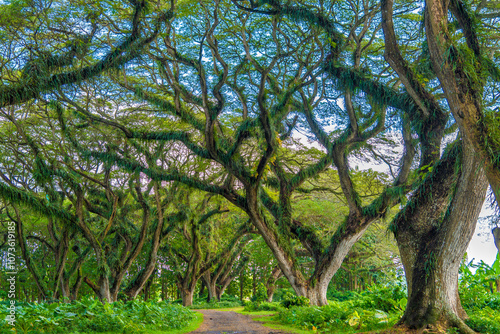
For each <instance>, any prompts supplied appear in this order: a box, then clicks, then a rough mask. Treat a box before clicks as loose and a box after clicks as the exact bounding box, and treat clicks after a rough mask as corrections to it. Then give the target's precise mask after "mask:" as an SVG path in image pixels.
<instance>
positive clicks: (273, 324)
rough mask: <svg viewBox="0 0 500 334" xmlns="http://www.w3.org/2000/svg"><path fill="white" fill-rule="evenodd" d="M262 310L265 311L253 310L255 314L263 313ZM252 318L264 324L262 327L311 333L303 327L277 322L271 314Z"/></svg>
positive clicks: (298, 333)
mask: <svg viewBox="0 0 500 334" xmlns="http://www.w3.org/2000/svg"><path fill="white" fill-rule="evenodd" d="M264 312H266V311H260V312H255V313H256V314H257V313H264ZM274 313H276V312H274ZM245 314H250V313H249V312H246V313H245ZM252 320H254V321H258V322H261V323H262V326H264V327H268V328H271V329H276V330H281V331H285V332H289V333H297V334H308V333H311V331H310V330H303V329H300V328H297V327H293V326H289V325H284V324H281V323H279V322H277V321H276V320H274V317H273V316H268V317H266V316H257V317H252Z"/></svg>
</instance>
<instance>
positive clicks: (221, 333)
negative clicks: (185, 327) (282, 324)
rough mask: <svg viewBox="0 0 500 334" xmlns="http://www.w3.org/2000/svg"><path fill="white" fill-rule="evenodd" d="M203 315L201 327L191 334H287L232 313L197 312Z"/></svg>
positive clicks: (242, 315) (249, 317)
mask: <svg viewBox="0 0 500 334" xmlns="http://www.w3.org/2000/svg"><path fill="white" fill-rule="evenodd" d="M197 312H200V313H202V314H203V323H202V324H201V326H200V327H199V328H198V329H197V330H195V331H193V332H190V333H191V334H202V333H204V334H240V333H241V334H289V333H290V332H283V331H281V330H278V329H272V328H269V327H264V326H262V324H261V323H260V322H258V321H255V320H252V317H251V316H249V315H245V314H239V313H236V312H232V311H218V310H197Z"/></svg>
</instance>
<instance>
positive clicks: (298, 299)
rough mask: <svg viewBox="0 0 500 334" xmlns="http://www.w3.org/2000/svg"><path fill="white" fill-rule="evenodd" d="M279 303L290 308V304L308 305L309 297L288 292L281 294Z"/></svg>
mask: <svg viewBox="0 0 500 334" xmlns="http://www.w3.org/2000/svg"><path fill="white" fill-rule="evenodd" d="M281 305H282V306H283V307H285V308H290V307H292V306H307V305H309V299H308V298H306V297H304V296H297V295H294V294H293V293H290V292H288V293H286V294H285V295H284V296H283V300H282V301H281Z"/></svg>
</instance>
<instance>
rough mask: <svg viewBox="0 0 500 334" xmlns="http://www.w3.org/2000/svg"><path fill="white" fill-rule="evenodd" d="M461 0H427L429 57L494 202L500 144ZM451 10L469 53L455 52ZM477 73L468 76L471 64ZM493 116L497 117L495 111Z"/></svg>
mask: <svg viewBox="0 0 500 334" xmlns="http://www.w3.org/2000/svg"><path fill="white" fill-rule="evenodd" d="M465 6H466V5H465V4H464V3H462V1H449V0H426V6H425V8H426V11H425V16H424V17H425V33H426V37H427V43H428V46H429V54H430V59H431V61H432V66H433V69H434V72H435V73H436V75H437V77H438V79H439V82H440V85H441V88H442V89H443V92H444V94H445V96H446V100H447V102H448V105H449V106H450V110H451V112H452V114H453V117H454V118H455V121H456V122H457V124H458V127H459V129H460V131H461V133H462V135H463V136H464V137H465V138H467V139H468V140H469V142H470V143H471V144H472V146H473V147H474V150H475V151H476V153H477V154H478V155H480V156H481V158H482V161H483V166H484V169H485V173H486V176H487V178H488V181H489V183H490V186H491V188H492V190H493V194H494V196H495V198H496V202H497V205H500V204H499V200H500V168H499V162H498V159H497V156H498V154H499V152H500V147H499V145H498V144H497V142H496V141H495V140H494V138H492V137H493V136H494V130H492V129H491V127H495V123H494V122H491V121H488V120H487V119H486V117H485V110H486V108H485V107H484V106H483V103H482V95H483V89H484V86H485V82H486V81H482V80H483V79H484V75H485V71H486V69H485V68H484V66H485V65H483V63H484V62H483V61H482V60H481V57H483V56H484V55H483V50H482V49H481V46H480V42H479V39H478V37H477V33H476V31H475V29H474V27H473V24H472V23H471V22H473V18H472V17H470V16H469V13H468V10H467V8H465ZM450 13H451V14H453V16H454V17H455V18H456V23H457V25H453V27H457V28H455V29H461V30H462V31H461V32H460V33H463V35H464V38H465V40H466V42H467V47H468V48H469V49H470V51H471V54H470V55H468V56H465V55H464V54H462V53H461V52H460V51H458V46H457V45H456V44H455V43H456V42H455V41H454V40H453V38H452V37H451V36H453V35H454V34H455V33H456V31H450V30H449V29H450V28H451V27H452V25H450V24H449V22H448V20H449V17H450ZM466 64H468V65H469V66H470V65H472V66H474V68H473V71H474V72H475V73H477V74H478V75H477V76H474V75H470V73H468V72H470V71H471V70H470V67H468V66H467V65H466ZM493 117H495V118H496V120H498V117H499V116H498V113H496V114H494V115H493Z"/></svg>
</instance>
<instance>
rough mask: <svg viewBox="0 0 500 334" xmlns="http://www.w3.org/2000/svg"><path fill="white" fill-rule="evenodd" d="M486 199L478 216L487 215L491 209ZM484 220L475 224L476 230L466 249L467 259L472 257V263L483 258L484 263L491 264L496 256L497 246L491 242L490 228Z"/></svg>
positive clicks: (490, 212)
mask: <svg viewBox="0 0 500 334" xmlns="http://www.w3.org/2000/svg"><path fill="white" fill-rule="evenodd" d="M487 202H488V201H486V202H485V203H484V205H483V209H482V210H481V215H480V217H485V216H489V215H491V214H492V210H491V209H490V208H489V207H488V203H487ZM485 225H486V222H484V223H481V220H480V221H479V222H478V224H477V226H476V231H475V232H474V236H473V237H472V240H471V242H470V244H469V248H468V249H467V258H468V259H469V261H471V260H472V259H474V263H478V262H479V261H481V260H483V261H484V262H485V263H487V264H489V265H492V264H493V262H494V261H495V258H496V256H497V248H496V247H495V243H494V242H493V235H491V231H490V229H489V228H488V227H487V226H485Z"/></svg>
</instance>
